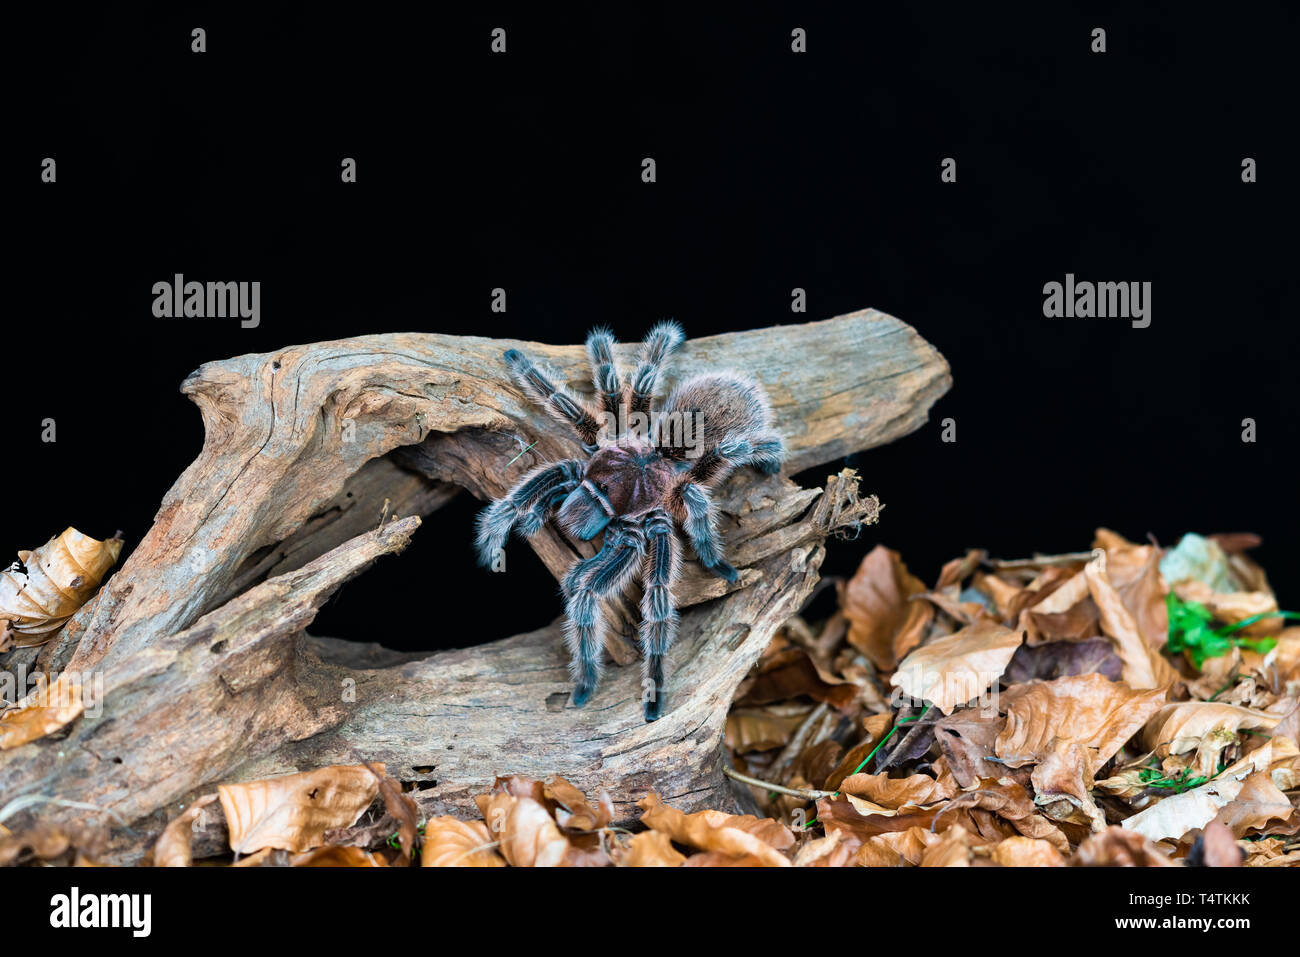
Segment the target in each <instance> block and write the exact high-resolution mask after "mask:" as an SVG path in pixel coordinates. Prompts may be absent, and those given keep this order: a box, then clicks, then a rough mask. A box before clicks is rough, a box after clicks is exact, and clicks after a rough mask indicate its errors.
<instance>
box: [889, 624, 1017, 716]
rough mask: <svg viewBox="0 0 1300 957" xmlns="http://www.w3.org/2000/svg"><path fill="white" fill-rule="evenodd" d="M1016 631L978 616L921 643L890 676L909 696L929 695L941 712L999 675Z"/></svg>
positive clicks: (1010, 653) (1013, 645) (972, 696)
mask: <svg viewBox="0 0 1300 957" xmlns="http://www.w3.org/2000/svg"><path fill="white" fill-rule="evenodd" d="M1020 641H1021V636H1020V633H1019V632H1016V631H1012V630H1011V629H1010V628H1004V627H1003V626H1002V625H999V624H997V623H996V622H991V621H988V620H980V621H977V622H975V624H973V625H967V626H966V627H965V628H963V629H962V630H961V631H959V632H957V633H956V634H952V635H948V636H947V637H944V638H937V639H935V640H934V641H931V642H930V643H929V644H926V645H922V646H921V647H920V648H917V649H916V650H915V651H913V652H912V653H911V654H910V655H908V656H907V657H906V658H905V659H903V661H901V662H900V663H899V665H898V670H897V671H896V672H894V675H893V677H891V678H890V679H889V681H890V684H892V685H895V686H897V687H898V688H901V689H902V690H903V692H904V693H905V694H907V695H908V696H909V697H910V698H912V699H913V700H914V701H922V700H923V701H928V702H930V703H931V704H933V705H934V706H935V707H937V708H938V709H939V710H940V711H942V712H943V713H944V714H951V713H952V712H953V710H954V709H955V708H956V707H957V706H958V705H960V704H965V703H966V702H967V701H971V700H973V699H975V698H978V697H979V696H980V695H982V694H983V693H984V692H986V691H988V689H989V688H990V687H991V686H992V685H993V684H994V682H996V681H997V680H998V678H1000V677H1001V675H1002V672H1004V671H1005V670H1006V668H1007V665H1008V664H1009V663H1010V662H1011V658H1012V656H1014V655H1015V653H1016V649H1017V648H1018V647H1020Z"/></svg>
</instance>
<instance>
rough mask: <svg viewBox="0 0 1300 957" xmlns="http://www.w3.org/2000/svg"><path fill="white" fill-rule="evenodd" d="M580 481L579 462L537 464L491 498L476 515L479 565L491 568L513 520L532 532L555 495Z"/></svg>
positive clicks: (535, 530) (527, 533)
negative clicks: (493, 499)
mask: <svg viewBox="0 0 1300 957" xmlns="http://www.w3.org/2000/svg"><path fill="white" fill-rule="evenodd" d="M581 481H582V463H581V462H579V461H578V460H577V459H565V460H564V461H562V462H556V463H555V464H554V465H539V466H538V467H537V468H535V469H533V470H531V471H530V472H528V473H527V474H526V475H524V477H523V478H521V479H520V480H519V481H518V482H516V483H515V486H514V488H512V489H511V490H510V491H509V492H507V493H506V494H505V495H504V496H502V497H501V498H499V499H497V500H496V501H494V502H493V503H492V504H491V505H489V506H488V507H487V508H485V509H483V511H481V512H479V516H478V534H477V536H476V537H475V540H474V546H475V549H476V550H477V551H478V561H479V564H480V565H482V566H483V567H485V568H491V567H492V563H493V561H494V560H495V559H496V557H497V555H499V554H500V553H501V549H502V548H504V547H505V544H506V539H508V538H509V537H510V530H511V529H512V528H514V526H515V523H516V522H517V523H519V526H520V531H522V532H523V533H524V534H525V535H535V534H536V533H537V531H538V529H540V528H541V527H542V522H544V521H545V520H546V513H545V509H544V508H543V509H542V510H541V511H540V512H539V511H538V508H539V506H542V505H545V506H546V507H549V506H551V505H553V504H554V503H555V500H556V497H557V496H562V495H567V494H568V493H569V492H570V491H571V490H573V489H574V488H577V486H578V483H579V482H581Z"/></svg>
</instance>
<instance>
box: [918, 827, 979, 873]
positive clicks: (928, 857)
mask: <svg viewBox="0 0 1300 957" xmlns="http://www.w3.org/2000/svg"><path fill="white" fill-rule="evenodd" d="M982 843H983V842H982V841H980V840H979V838H978V837H976V836H975V835H974V834H971V833H970V832H969V831H967V830H966V829H965V828H964V827H962V826H961V825H960V824H957V825H954V826H953V827H950V828H948V829H947V830H945V831H944V832H943V833H942V834H940V835H939V840H937V841H935V842H934V843H933V844H931V845H930V846H929V847H927V848H926V849H925V853H923V854H922V855H921V866H922V867H970V864H971V848H972V847H974V846H975V845H977V844H982Z"/></svg>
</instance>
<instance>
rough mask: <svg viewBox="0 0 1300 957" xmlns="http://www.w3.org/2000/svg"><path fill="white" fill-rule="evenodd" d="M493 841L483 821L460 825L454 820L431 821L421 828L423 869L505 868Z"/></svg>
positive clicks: (447, 818)
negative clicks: (422, 831)
mask: <svg viewBox="0 0 1300 957" xmlns="http://www.w3.org/2000/svg"><path fill="white" fill-rule="evenodd" d="M496 843H497V842H496V841H495V840H494V839H493V838H492V835H491V834H489V833H488V828H487V825H486V824H484V823H483V822H482V821H461V820H457V819H456V818H454V817H431V818H429V820H428V821H426V822H425V824H424V847H423V849H422V850H421V852H420V864H421V865H422V866H424V867H505V866H506V862H505V859H504V858H503V857H502V856H501V855H500V854H498V853H497V852H496V850H495V847H496Z"/></svg>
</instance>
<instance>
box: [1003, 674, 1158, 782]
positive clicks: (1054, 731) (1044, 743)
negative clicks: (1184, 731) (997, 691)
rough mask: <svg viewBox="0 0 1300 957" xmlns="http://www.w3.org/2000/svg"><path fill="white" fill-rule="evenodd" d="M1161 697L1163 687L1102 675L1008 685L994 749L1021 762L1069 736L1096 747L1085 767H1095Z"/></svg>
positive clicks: (1044, 753)
mask: <svg viewBox="0 0 1300 957" xmlns="http://www.w3.org/2000/svg"><path fill="white" fill-rule="evenodd" d="M1164 701H1165V689H1163V688H1157V689H1153V690H1148V691H1136V690H1134V689H1133V688H1130V687H1129V686H1128V685H1127V684H1125V683H1124V682H1122V681H1110V680H1108V679H1106V678H1105V677H1103V676H1102V675H1072V676H1070V677H1068V678H1057V679H1056V680H1055V681H1030V682H1026V683H1025V684H1020V685H1013V686H1012V687H1011V688H1010V689H1009V690H1008V691H1006V692H1004V693H1003V694H1002V699H1001V704H1002V706H1003V707H1005V708H1006V711H1007V723H1006V727H1005V728H1003V730H1002V732H1001V733H1000V734H999V735H998V737H997V742H996V750H997V754H998V757H1000V758H1002V759H1003V760H1004V761H1006V763H1007V764H1008V765H1009V766H1011V767H1021V766H1023V765H1025V764H1031V763H1037V762H1038V761H1041V760H1042V759H1043V758H1045V757H1046V756H1047V755H1049V754H1051V753H1052V752H1053V751H1054V750H1056V747H1057V741H1074V742H1077V743H1078V744H1081V745H1083V746H1085V747H1088V748H1092V749H1094V750H1095V751H1096V758H1095V759H1094V761H1093V764H1092V767H1091V768H1090V771H1093V772H1095V771H1096V769H1097V768H1099V767H1100V766H1101V765H1102V764H1103V763H1104V762H1106V761H1107V760H1109V759H1110V758H1111V757H1112V756H1114V754H1115V752H1117V751H1118V750H1119V749H1120V747H1121V746H1123V744H1124V742H1126V741H1128V739H1129V738H1131V737H1132V736H1133V735H1134V734H1136V733H1137V731H1138V730H1139V729H1140V728H1141V727H1142V725H1143V724H1145V723H1146V721H1147V719H1148V718H1150V716H1151V715H1152V714H1154V713H1155V712H1156V711H1157V710H1158V709H1159V708H1160V706H1161V705H1162V704H1164Z"/></svg>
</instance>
